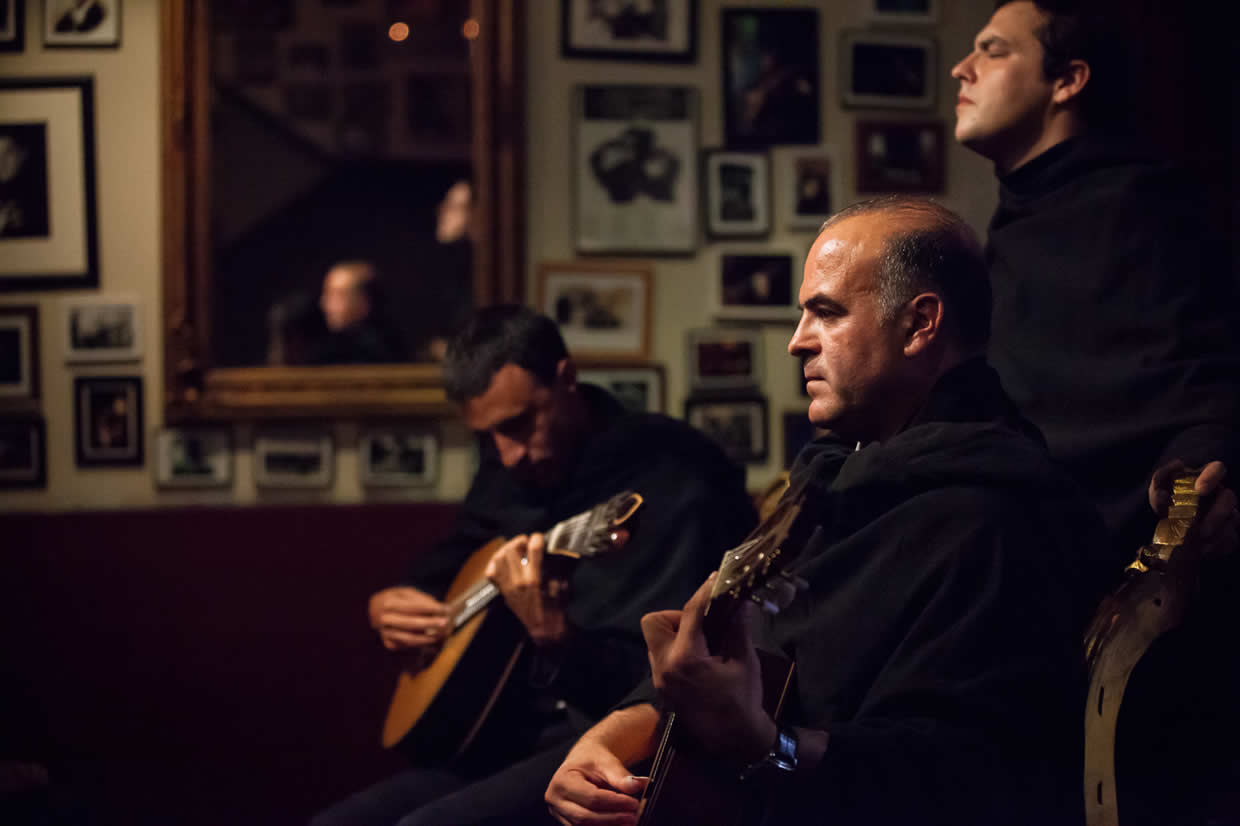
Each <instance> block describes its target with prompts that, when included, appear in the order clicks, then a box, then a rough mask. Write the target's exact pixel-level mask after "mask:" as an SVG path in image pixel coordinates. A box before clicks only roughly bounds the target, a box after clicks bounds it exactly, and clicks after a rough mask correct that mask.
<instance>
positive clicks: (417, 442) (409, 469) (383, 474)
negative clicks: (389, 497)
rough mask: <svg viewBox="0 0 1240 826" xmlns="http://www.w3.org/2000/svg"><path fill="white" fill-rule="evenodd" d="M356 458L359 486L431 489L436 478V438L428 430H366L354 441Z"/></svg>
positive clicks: (437, 462) (437, 439)
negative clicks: (425, 487) (359, 477)
mask: <svg viewBox="0 0 1240 826" xmlns="http://www.w3.org/2000/svg"><path fill="white" fill-rule="evenodd" d="M357 458H358V467H359V469H360V473H361V481H362V484H363V485H366V486H377V487H409V486H419V485H433V484H435V482H436V481H437V480H438V478H439V437H438V436H437V435H436V434H435V433H433V432H431V431H428V430H412V429H408V428H378V427H375V428H370V429H368V430H366V431H364V432H363V433H362V435H361V438H360V439H359V441H358V456H357Z"/></svg>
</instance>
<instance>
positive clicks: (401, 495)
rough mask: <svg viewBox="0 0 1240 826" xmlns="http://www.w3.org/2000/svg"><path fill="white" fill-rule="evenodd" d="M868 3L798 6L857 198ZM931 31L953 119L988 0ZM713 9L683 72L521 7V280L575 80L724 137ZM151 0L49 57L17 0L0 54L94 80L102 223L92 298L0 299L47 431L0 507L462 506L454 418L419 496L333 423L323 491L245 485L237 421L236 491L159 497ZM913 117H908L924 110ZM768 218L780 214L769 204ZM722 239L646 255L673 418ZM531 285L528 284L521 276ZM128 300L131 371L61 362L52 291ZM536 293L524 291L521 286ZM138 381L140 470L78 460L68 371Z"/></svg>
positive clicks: (974, 174) (781, 330)
mask: <svg viewBox="0 0 1240 826" xmlns="http://www.w3.org/2000/svg"><path fill="white" fill-rule="evenodd" d="M865 2H866V0H849V2H829V3H828V2H819V3H809V2H806V3H798V4H797V5H798V6H811V5H812V6H815V7H817V8H818V9H819V23H820V27H821V32H820V35H821V39H820V47H821V65H822V66H823V72H822V76H821V77H822V79H823V82H822V84H821V90H822V114H823V131H824V134H823V138H824V143H829V144H833V145H835V147H836V148H837V151H838V152H839V153H840V154H839V157H840V159H841V160H842V161H843V162H844V163H843V164H842V166H843V171H844V173H845V180H844V187H845V197H846V199H851V198H852V197H855V194H854V183H853V180H852V171H851V157H852V149H853V147H852V137H851V136H852V130H853V124H854V122H855V120H856V118H857V117H858V116H878V115H881V116H884V117H885V116H887V115H888V114H891V115H892V116H894V117H899V113H887V112H880V111H878V110H865V111H856V110H854V111H845V110H842V109H841V108H840V106H839V104H838V102H837V101H838V99H839V92H838V89H837V87H836V82H835V80H836V76H835V71H834V68H833V67H835V66H837V65H838V55H837V53H836V44H837V42H838V33H839V30H840V29H841V28H843V27H851V26H864V25H866V23H867V21H866V19H865V12H864V7H865ZM943 2H944V8H943V9H942V10H941V12H940V22H939V23H938V25H937V26H935V28H934V33H935V35H936V37H937V38H938V43H939V62H940V78H939V79H940V81H941V82H942V84H943V85H941V86H940V94H939V106H938V115H939V116H940V117H942V118H943V119H944V120H945V122H946V123H947V124H948V126H949V127H950V124H951V120H952V101H953V100H954V94H953V89H954V84H953V83H951V82H949V81H947V78H946V74H947V70H948V67H949V66H950V65H951V62H953V60H954V58H955V57H956V56H958V55H961V54H963V53H964V51H965V50H966V48H967V45H968V43H969V41H970V39H971V37H972V35H973V33H974V32H975V31H976V30H977V29H978V28H979V27H980V26H981V24H982V23H983V22H984V21H985V19H986V17H987V16H988V14H989V9H990V7H991V2H990V0H943ZM722 5H723V4H721V3H720V2H718V0H700V4H699V32H698V60H697V62H696V63H695V64H693V65H690V66H679V65H672V64H645V65H643V64H631V63H619V62H614V61H606V62H603V61H583V60H563V59H561V58H560V56H559V54H560V32H559V7H560V4H559V2H558V0H529V3H528V16H527V35H528V52H527V54H528V59H527V68H528V75H527V79H528V84H529V93H528V95H527V112H528V119H527V128H528V133H527V138H528V169H527V180H528V184H529V185H528V193H527V206H528V214H527V226H528V228H529V230H528V232H529V235H528V246H527V250H528V273H529V275H530V278H531V279H532V277H533V274H534V273H535V272H536V270H537V266H538V264H539V262H541V261H550V260H567V259H571V258H572V257H573V247H572V239H571V235H570V228H571V226H572V221H571V215H570V208H571V203H572V198H571V188H570V187H571V169H570V166H569V164H567V163H566V162H565V159H566V158H568V157H570V152H569V147H570V125H569V117H568V113H569V107H570V96H571V90H572V87H573V86H574V85H575V84H577V83H583V82H607V83H622V82H632V83H671V84H685V85H689V86H692V87H694V88H696V89H698V90H699V93H700V101H701V110H700V112H699V124H700V132H699V135H700V141H701V145H702V146H703V147H712V146H719V145H721V144H722V102H721V97H720V73H721V71H720V55H719V48H720V44H719V19H720V8H721V6H722ZM740 5H744V6H763V5H765V6H771V7H778V6H781V5H784V4H781V3H777V2H770V0H748V2H745V3H743V4H740ZM158 7H159V4H158V2H157V0H127V2H126V3H125V7H124V23H123V31H122V44H121V47H120V48H119V49H60V50H54V49H53V50H45V49H44V48H43V47H42V45H41V41H42V38H41V34H40V31H41V30H40V27H39V22H40V21H39V19H38V17H39V14H40V13H41V12H42V4H41V3H39V2H28V3H27V4H26V13H27V21H26V50H25V52H23V53H21V54H16V55H0V75H4V76H45V75H47V76H55V75H83V74H85V75H92V76H93V77H94V78H95V120H96V142H95V143H96V145H95V155H96V169H97V173H98V175H97V182H98V186H97V199H98V220H99V238H100V241H99V252H100V285H99V289H98V290H97V291H96V290H90V291H59V290H58V291H49V292H30V293H6V294H4V295H2V296H0V303H4V304H36V305H38V307H39V323H40V342H39V350H40V355H41V359H40V361H41V365H40V366H41V373H42V389H43V394H42V395H43V399H42V408H43V415H44V416H45V418H46V420H47V432H48V452H47V454H48V485H47V488H46V490H39V491H20V490H16V491H0V510H66V509H76V508H117V507H146V506H163V505H179V504H223V503H252V502H285V501H289V502H293V501H296V502H307V501H311V502H313V501H324V502H360V501H377V500H393V499H402V500H403V499H441V500H456V499H460V498H461V497H462V496H463V495H464V492H465V490H466V488H467V487H468V482H469V476H470V473H471V458H470V457H471V450H470V446H469V440H468V437H467V434H466V433H465V432H464V430H463V429H462V428H461V427H460V425H459V424H457V423H454V422H453V423H446V424H445V426H444V431H443V459H442V464H441V469H440V473H441V478H440V482H439V484H438V485H437V486H436V487H434V488H430V489H404V490H393V491H373V490H365V489H363V488H362V487H361V485H360V483H359V481H358V467H357V450H356V445H357V432H358V423H355V422H336V423H333V425H332V430H333V433H334V435H335V442H336V468H335V471H336V472H335V477H334V481H333V484H332V486H331V488H329V489H327V490H324V491H309V492H306V491H270V490H258V489H256V488H255V485H254V482H253V467H252V462H251V444H252V440H253V427H252V426H249V425H241V426H238V427H236V428H234V429H233V445H234V465H233V479H234V482H233V486H232V488H231V489H228V490H220V491H166V490H157V489H156V487H155V485H154V483H153V475H152V472H151V466H152V451H151V443H152V442H151V437H152V436H153V434H154V432H155V431H156V430H157V429H158V428H159V426H160V425H161V424H162V421H163V418H162V417H163V411H162V405H161V403H160V389H161V388H160V377H161V376H162V369H163V365H162V354H163V347H162V341H161V337H160V330H161V327H162V324H161V319H160V306H161V303H160V302H161V299H160V286H159V285H160V249H159V238H160V222H159V174H160V173H159V14H158ZM921 114H922V113H916V115H915V116H920V115H921ZM947 175H948V177H947V180H948V183H947V191H946V193H945V194H944V196H943V200H944V202H945V203H947V204H948V205H949V206H951V207H953V208H955V209H958V210H960V211H961V212H962V213H963V214H964V215H965V216H966V217H967V218H968V219H969V220H970V222H971V223H973V225H974V226H975V227H976V228H977V229H978V230H979V231H982V230H983V229H984V225H985V221H986V219H987V217H988V215H989V213H990V211H991V210H992V209H993V206H994V197H995V194H994V189H995V186H994V180H993V178H992V176H991V172H990V168H989V166H988V165H987V164H986V163H984V162H982V161H981V160H980V159H978V158H977V157H976V156H973V155H972V154H971V153H968V152H966V151H964V150H962V149H960V148H959V147H958V146H956V145H955V144H954V143H952V144H950V149H949V152H948V158H947ZM777 214H778V213H777ZM811 240H812V238H811V236H810V235H808V234H793V233H788V232H785V231H783V230H782V229H781V228H779V227H778V226H777V227H776V230H775V232H774V234H773V235H772V236H771V237H770V239H769V240H767V241H764V242H759V243H753V242H750V243H728V244H726V246H727V247H728V248H729V249H732V248H753V249H772V250H787V251H791V252H794V253H796V254H798V255H803V254H804V251H805V250H806V248H807V247H808V245H809V243H810V241H811ZM721 246H725V245H723V244H708V243H704V244H703V245H702V246H701V248H700V249H699V250H698V252H697V254H696V255H695V256H693V257H692V258H661V259H653V260H654V263H655V295H654V299H655V302H654V304H655V313H654V336H653V348H654V359H655V360H656V361H658V362H661V363H663V364H664V365H665V366H666V369H667V377H668V402H669V408H668V409H669V411H671V412H673V413H679V411H681V410H682V409H683V403H684V398H685V395H686V387H685V353H684V331H685V329H687V328H689V327H699V326H708V325H709V324H710V322H711V318H710V317H709V313H708V310H707V308H706V306H705V303H704V301H703V298H702V297H703V296H704V295H706V294H708V290H707V286H708V284H709V283H710V277H711V274H712V273H713V271H714V268H715V267H717V265H718V257H717V254H718V249H719V248H720V247H721ZM531 283H532V282H531ZM112 293H136V294H138V295H140V296H141V298H142V313H143V315H142V322H143V327H144V331H145V348H144V355H143V358H142V360H141V362H139V363H137V364H124V365H103V366H96V367H91V366H77V365H75V366H73V367H67V366H66V365H65V364H64V360H63V355H62V349H61V344H60V337H59V334H60V332H61V316H60V302H61V299H64V298H69V297H73V296H77V295H93V294H112ZM530 294H532V290H531V292H530ZM789 332H790V330H789V329H788V326H787V325H766V326H764V327H763V344H764V348H765V354H766V359H765V361H766V363H765V365H764V367H765V375H766V376H767V380H766V383H765V387H764V388H763V390H764V393H765V394H766V395H767V396H768V398H769V402H770V413H771V429H770V434H769V435H770V443H771V451H770V455H771V461H769V462H768V463H767V464H765V465H762V466H753V467H751V468H750V476H749V481H750V486H751V487H758V486H761V485H762V484H764V483H765V482H766V481H767V480H768V479H769V478H770V477H771V476H772V475H773V474H774V473H775V472H776V471H777V470H778V468H777V467H776V465H777V463H778V460H779V457H780V456H781V454H782V448H781V444H782V434H781V432H780V429H781V414H782V413H783V412H784V411H786V410H800V409H803V408H804V401H803V400H802V399H801V397H800V396H799V395H798V392H797V387H796V380H795V375H796V371H795V367H794V366H793V365H792V363H791V360H790V359H789V358H788V356H787V355H785V353H784V348H785V345H786V342H787V337H788V334H789ZM100 374H116V375H141V376H142V378H143V389H144V393H145V395H144V399H145V423H146V431H147V442H146V464H145V466H144V467H141V468H134V469H83V468H78V467H76V466H75V464H74V455H73V430H72V428H73V411H72V408H71V403H70V394H71V389H72V383H73V377H74V376H77V375H100Z"/></svg>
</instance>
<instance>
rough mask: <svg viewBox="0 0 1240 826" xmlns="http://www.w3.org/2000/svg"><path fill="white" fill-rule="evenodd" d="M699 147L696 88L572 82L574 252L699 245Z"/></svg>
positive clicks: (687, 249)
mask: <svg viewBox="0 0 1240 826" xmlns="http://www.w3.org/2000/svg"><path fill="white" fill-rule="evenodd" d="M697 149H698V145H697V92H696V91H695V90H694V89H690V88H689V87H687V86H579V87H577V90H576V95H575V110H574V113H573V157H574V166H575V169H574V177H575V181H574V185H573V195H574V221H573V223H574V228H573V232H574V244H575V246H576V249H577V251H578V252H581V253H633V254H647V255H688V254H691V253H692V252H693V251H694V250H695V249H697V209H698V182H697V169H698V165H697V162H696V161H697Z"/></svg>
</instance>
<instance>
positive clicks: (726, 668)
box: [642, 574, 776, 765]
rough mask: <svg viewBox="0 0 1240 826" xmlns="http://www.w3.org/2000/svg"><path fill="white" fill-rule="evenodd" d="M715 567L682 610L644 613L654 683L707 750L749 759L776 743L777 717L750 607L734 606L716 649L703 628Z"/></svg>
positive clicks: (679, 720)
mask: <svg viewBox="0 0 1240 826" xmlns="http://www.w3.org/2000/svg"><path fill="white" fill-rule="evenodd" d="M714 579H715V574H711V576H710V577H709V578H708V579H707V580H706V582H705V583H704V584H703V585H702V587H701V588H699V589H698V591H697V593H696V594H694V595H693V597H692V598H691V599H690V600H689V602H688V603H686V604H685V607H684V610H683V611H657V612H655V613H652V614H647V615H646V616H644V617H642V634H643V636H645V638H646V647H647V648H648V650H649V656H650V668H651V672H652V674H653V677H654V685H655V688H656V689H657V690H658V691H659V693H660V695H661V696H662V697H663V700H664V703H665V704H666V705H667V707H668V708H670V709H671V710H672V711H674V712H676V720H677V723H676V724H677V725H678V726H680V725H683V726H685V727H686V728H687V729H688V730H689V732H690V733H691V734H692V735H693V738H694V740H695V741H696V742H697V743H698V745H700V746H701V747H702V748H703V749H704V750H707V751H709V752H710V753H712V754H716V755H719V756H721V757H725V758H727V759H730V760H732V761H733V762H735V763H737V764H738V765H747V764H749V763H751V762H753V761H755V760H758V759H760V758H762V757H763V756H765V755H766V754H767V752H768V750H769V749H770V747H771V744H772V743H774V742H775V733H776V726H775V721H774V720H772V719H771V717H770V715H768V714H767V713H766V711H764V710H763V708H762V677H761V672H760V670H759V666H758V655H757V652H756V651H754V646H753V640H752V639H751V637H750V634H749V616H748V615H749V613H750V609H755V608H756V606H754V605H752V604H751V603H746V604H745V608H744V610H742V611H737V612H735V613H733V614H732V615H731V616H730V617H729V618H728V620H727V623H726V626H725V627H724V628H722V629H721V633H720V638H719V639H718V640H716V641H715V642H716V646H717V647H716V650H714V651H711V650H710V649H709V648H708V646H707V642H706V635H705V633H704V631H703V627H702V625H703V619H704V615H705V611H706V606H707V603H708V602H709V600H710V592H711V586H712V584H713V583H714Z"/></svg>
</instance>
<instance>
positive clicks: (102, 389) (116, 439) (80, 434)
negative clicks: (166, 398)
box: [73, 376, 143, 467]
mask: <svg viewBox="0 0 1240 826" xmlns="http://www.w3.org/2000/svg"><path fill="white" fill-rule="evenodd" d="M73 399H74V433H75V439H74V443H75V444H74V446H75V448H76V453H77V464H78V466H79V467H100V466H109V465H141V464H142V461H143V452H142V447H143V445H142V432H143V431H142V379H141V378H139V377H137V376H79V377H77V378H75V379H74V380H73Z"/></svg>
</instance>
